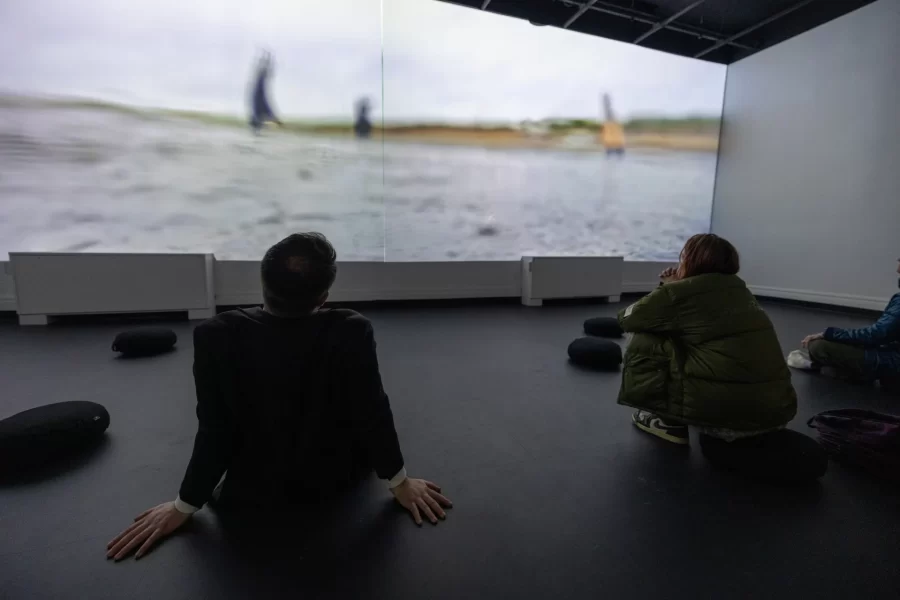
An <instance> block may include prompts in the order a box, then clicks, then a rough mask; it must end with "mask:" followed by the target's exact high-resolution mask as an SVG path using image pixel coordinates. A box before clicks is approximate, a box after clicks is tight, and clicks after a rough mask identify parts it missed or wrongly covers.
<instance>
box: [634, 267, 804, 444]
mask: <svg viewBox="0 0 900 600" xmlns="http://www.w3.org/2000/svg"><path fill="white" fill-rule="evenodd" d="M619 323H621V325H622V328H623V329H624V330H625V331H626V332H629V333H633V334H635V335H634V337H633V338H632V340H631V342H630V344H629V345H628V349H627V351H626V352H625V367H624V370H623V374H622V389H621V391H620V392H619V404H625V405H628V406H633V407H635V408H640V409H644V410H648V411H651V412H653V413H656V414H658V415H659V416H661V417H663V419H666V418H668V419H669V420H672V421H679V422H682V423H685V424H688V425H700V426H706V427H717V428H723V429H733V430H736V431H756V430H763V429H770V428H776V427H779V426H781V425H784V424H786V423H787V422H788V421H790V420H791V419H792V418H793V417H794V415H795V414H796V413H797V395H796V393H795V392H794V388H793V386H792V385H791V373H790V371H789V370H788V367H787V364H786V363H785V359H784V356H783V355H782V353H781V346H780V345H779V343H778V338H777V337H776V336H775V329H774V327H773V326H772V322H771V321H770V320H769V317H768V316H767V315H766V313H765V312H763V310H762V309H761V308H760V307H759V304H757V302H756V299H755V298H754V297H753V295H752V294H751V293H750V290H748V289H747V286H746V284H745V283H744V281H743V280H742V279H741V278H740V277H737V276H736V275H719V274H709V275H698V276H696V277H689V278H687V279H684V280H682V281H676V282H673V283H668V284H666V285H664V286H661V287H659V288H657V289H656V291H654V292H653V293H651V294H650V295H648V296H646V297H644V298H642V299H641V300H639V301H638V302H637V303H635V304H633V305H631V306H629V307H628V308H626V309H625V310H623V311H622V312H620V313H619Z"/></svg>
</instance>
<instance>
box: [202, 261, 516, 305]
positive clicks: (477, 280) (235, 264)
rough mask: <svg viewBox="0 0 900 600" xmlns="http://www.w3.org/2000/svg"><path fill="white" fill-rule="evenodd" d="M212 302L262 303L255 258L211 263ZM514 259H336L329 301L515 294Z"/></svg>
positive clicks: (495, 296) (513, 295) (505, 295)
mask: <svg viewBox="0 0 900 600" xmlns="http://www.w3.org/2000/svg"><path fill="white" fill-rule="evenodd" d="M215 281H216V304H218V305H219V306H245V305H252V304H261V303H262V284H261V282H260V274H259V263H258V262H255V261H222V262H217V263H216V277H215ZM521 287H522V284H521V275H520V269H519V262H518V261H502V262H501V261H479V262H443V263H435V262H415V263H414V262H409V263H382V262H347V263H338V276H337V280H336V281H335V283H334V286H333V287H332V288H331V293H330V295H329V300H331V301H333V302H366V301H375V300H439V299H464V298H515V297H518V296H519V295H520V294H521Z"/></svg>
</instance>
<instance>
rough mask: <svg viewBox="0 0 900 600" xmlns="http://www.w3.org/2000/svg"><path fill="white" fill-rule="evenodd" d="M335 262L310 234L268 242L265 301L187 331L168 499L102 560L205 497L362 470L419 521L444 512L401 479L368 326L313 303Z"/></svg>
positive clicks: (319, 489) (275, 499)
mask: <svg viewBox="0 0 900 600" xmlns="http://www.w3.org/2000/svg"><path fill="white" fill-rule="evenodd" d="M335 259H336V254H335V251H334V248H333V247H332V246H331V244H330V243H329V242H328V240H326V239H325V237H324V236H322V235H321V234H318V233H300V234H294V235H292V236H290V237H288V238H286V239H284V240H282V241H280V242H278V243H277V244H275V245H274V246H273V247H272V248H270V249H269V251H268V252H267V253H266V255H265V258H264V259H263V261H262V285H263V297H264V300H265V304H264V306H263V308H253V309H249V310H240V309H239V310H233V311H229V312H225V313H222V314H220V315H218V316H216V317H214V318H212V319H210V320H208V321H206V322H204V323H202V324H200V325H199V326H198V327H197V328H196V329H195V330H194V382H195V385H196V391H197V419H198V421H199V427H198V430H197V436H196V438H195V441H194V451H193V454H192V456H191V460H190V463H189V464H188V467H187V472H186V473H185V476H184V480H183V481H182V483H181V489H180V491H179V493H178V497H177V498H176V499H175V500H174V501H172V502H166V503H164V504H160V505H159V506H156V507H155V508H151V509H149V510H147V511H145V512H143V513H141V514H140V515H139V516H138V517H137V518H136V519H135V523H134V524H133V525H132V526H131V527H129V528H128V529H126V530H125V531H123V532H122V533H121V534H120V535H119V536H118V537H116V538H115V539H114V540H113V541H111V542H110V543H109V545H108V554H107V556H108V557H115V559H116V560H119V559H121V558H124V557H125V556H127V555H129V554H130V553H131V552H133V551H136V552H137V554H136V557H138V558H139V557H140V556H142V555H143V554H144V553H146V552H147V551H148V550H149V549H150V548H151V547H152V546H153V545H154V544H155V543H157V542H158V541H159V540H161V539H163V538H164V537H166V536H168V535H169V534H171V533H172V532H174V531H175V530H176V529H178V528H179V527H181V526H182V525H183V524H184V523H185V522H186V521H187V520H188V519H189V518H190V516H191V514H193V513H194V512H196V511H197V510H199V509H200V508H201V507H202V506H203V505H204V504H206V503H207V502H209V501H210V500H213V501H214V502H215V504H214V505H215V507H216V508H217V509H219V508H221V509H222V510H226V511H227V510H234V511H238V512H234V513H233V514H240V511H244V510H245V511H247V512H248V513H253V512H254V511H256V512H257V513H258V514H266V513H267V512H269V511H270V510H272V509H274V508H278V507H279V506H287V507H290V506H292V505H295V504H299V503H302V502H315V501H324V502H328V501H329V499H330V498H336V497H337V495H338V494H340V493H341V492H342V491H344V490H346V489H347V488H348V487H349V485H350V484H351V483H352V482H353V481H356V480H358V479H359V478H360V477H359V475H360V473H361V472H365V471H366V470H369V469H374V470H375V472H376V473H377V474H378V476H379V477H380V478H382V479H383V480H385V482H386V484H387V486H388V488H390V490H391V492H392V493H393V495H394V497H395V498H396V499H397V501H398V502H399V503H400V504H401V505H402V506H403V507H404V508H406V509H407V510H408V511H410V512H411V513H412V516H413V518H414V519H415V522H416V523H417V524H421V523H422V517H423V516H424V517H425V518H427V519H428V520H429V521H431V522H432V523H437V521H438V519H439V518H444V516H445V513H444V510H443V509H442V506H445V507H449V506H450V501H449V500H448V499H447V498H445V497H444V496H442V495H441V493H440V488H439V487H438V486H437V485H435V484H433V483H431V482H429V481H425V480H422V479H413V478H411V477H407V475H406V469H405V468H404V464H403V455H402V454H401V452H400V444H399V442H398V440H397V433H396V431H395V429H394V419H393V415H392V413H391V406H390V403H389V401H388V397H387V395H386V394H385V393H384V390H383V388H382V384H381V376H380V374H379V370H378V359H377V357H376V351H375V339H374V336H373V332H372V325H371V324H370V323H369V321H368V320H367V319H366V318H365V317H363V316H362V315H359V314H358V313H356V312H353V311H352V310H329V309H323V308H321V306H322V304H324V302H325V300H326V299H327V298H328V290H329V288H330V287H331V285H332V284H333V283H334V279H335V276H336V273H337V266H336V264H335ZM226 473H227V474H226ZM223 476H224V479H223ZM217 484H218V485H217ZM259 511H262V512H259Z"/></svg>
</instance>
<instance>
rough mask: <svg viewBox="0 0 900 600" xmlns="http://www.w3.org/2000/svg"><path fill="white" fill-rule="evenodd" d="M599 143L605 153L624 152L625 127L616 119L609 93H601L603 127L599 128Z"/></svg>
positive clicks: (620, 153)
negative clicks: (604, 149)
mask: <svg viewBox="0 0 900 600" xmlns="http://www.w3.org/2000/svg"><path fill="white" fill-rule="evenodd" d="M600 143H602V144H603V147H604V148H606V155H607V156H611V155H619V156H621V155H622V154H625V129H624V128H623V127H622V125H621V124H620V123H619V122H618V121H616V117H615V114H614V113H613V109H612V99H611V98H610V97H609V94H603V128H602V129H601V130H600Z"/></svg>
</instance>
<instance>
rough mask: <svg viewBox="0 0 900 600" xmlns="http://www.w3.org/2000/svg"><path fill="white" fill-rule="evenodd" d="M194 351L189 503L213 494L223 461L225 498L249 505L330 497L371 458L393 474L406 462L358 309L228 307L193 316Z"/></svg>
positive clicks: (386, 474)
mask: <svg viewBox="0 0 900 600" xmlns="http://www.w3.org/2000/svg"><path fill="white" fill-rule="evenodd" d="M194 352H195V359H194V378H195V382H196V385H197V401H198V408H197V416H198V418H199V420H200V431H199V433H198V441H197V444H195V451H194V457H193V458H192V460H191V465H190V466H189V468H188V472H187V474H186V476H185V479H184V482H183V484H182V488H181V493H180V497H181V498H182V500H184V501H185V502H187V503H189V504H194V505H197V504H195V502H201V503H202V502H203V501H205V500H206V498H205V497H204V496H205V494H206V490H208V489H209V485H210V481H211V479H212V478H213V477H215V478H216V481H218V479H217V478H218V475H215V473H216V472H218V469H216V468H214V465H216V464H218V463H219V460H222V461H227V463H226V464H227V465H228V467H227V468H228V474H227V477H226V480H225V484H224V486H223V489H222V497H221V502H222V504H223V505H234V506H247V507H250V506H254V505H272V504H273V503H279V502H281V501H286V500H287V501H289V500H291V499H292V498H294V497H297V496H302V497H308V496H309V494H310V492H311V491H312V490H315V494H316V495H317V496H328V495H329V494H331V493H334V492H336V491H339V490H340V489H341V488H342V487H343V486H344V485H346V484H347V483H348V482H349V481H350V480H351V479H352V478H353V477H354V476H355V475H356V474H358V473H359V472H360V470H361V469H363V468H366V467H368V468H375V469H376V470H377V471H378V472H379V475H380V476H381V477H383V478H390V477H392V476H393V475H394V474H396V472H398V471H399V470H400V469H401V468H402V467H403V457H402V455H401V453H400V448H399V443H398V441H397V435H396V432H395V430H394V426H393V417H392V414H391V409H390V405H389V402H388V399H387V397H386V396H385V394H384V391H383V388H382V385H381V378H380V375H379V372H378V362H377V358H376V351H375V341H374V336H373V331H372V326H371V324H370V323H369V321H368V320H367V319H366V318H365V317H363V316H361V315H359V314H358V313H355V312H353V311H349V310H319V311H316V312H314V313H313V314H310V315H308V316H303V317H297V318H282V317H276V316H274V315H272V314H270V313H267V312H265V311H264V310H262V309H259V308H254V309H248V310H235V311H229V312H226V313H222V314H220V315H218V316H216V317H215V318H213V319H211V320H209V321H207V322H205V323H203V324H201V325H200V326H198V327H197V329H196V330H195V332H194ZM206 433H209V435H206ZM205 437H209V438H211V439H210V442H211V443H209V444H204V443H202V438H205ZM201 446H209V448H210V449H212V452H211V453H212V454H214V455H215V456H209V457H206V458H204V455H206V454H207V452H205V451H204V450H203V448H202V447H201ZM198 451H199V453H200V454H201V457H200V458H199V459H198V458H197V454H198ZM195 463H196V464H195ZM194 467H197V468H194ZM212 485H215V482H213V483H212ZM192 500H194V501H193V502H192Z"/></svg>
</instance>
